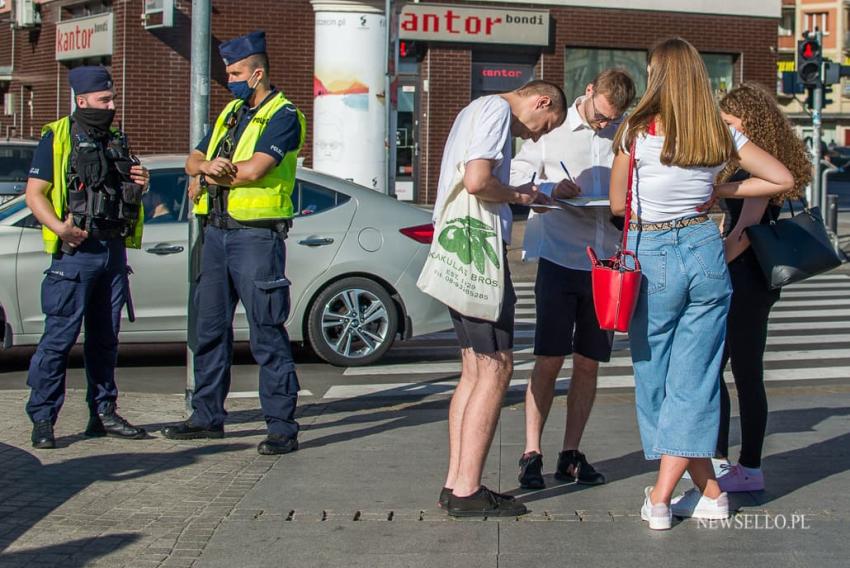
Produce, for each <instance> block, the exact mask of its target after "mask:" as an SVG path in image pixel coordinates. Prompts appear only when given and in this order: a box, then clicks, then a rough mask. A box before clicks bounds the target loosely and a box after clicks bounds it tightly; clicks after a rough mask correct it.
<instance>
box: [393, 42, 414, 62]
mask: <svg viewBox="0 0 850 568" xmlns="http://www.w3.org/2000/svg"><path fill="white" fill-rule="evenodd" d="M418 55H419V46H418V45H417V44H416V42H415V41H408V40H404V39H401V40H398V58H399V60H400V61H405V60H415V59H416V57H417V56H418Z"/></svg>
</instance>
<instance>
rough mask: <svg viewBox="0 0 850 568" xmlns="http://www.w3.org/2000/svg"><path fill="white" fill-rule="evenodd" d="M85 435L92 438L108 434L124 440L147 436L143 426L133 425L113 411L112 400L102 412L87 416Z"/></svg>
mask: <svg viewBox="0 0 850 568" xmlns="http://www.w3.org/2000/svg"><path fill="white" fill-rule="evenodd" d="M85 435H86V436H90V437H93V438H100V437H103V436H110V437H112V438H123V439H125V440H141V439H142V438H146V437H147V433H146V432H145V429H144V428H139V427H138V426H133V425H132V424H130V423H129V422H127V421H126V420H125V419H124V418H122V417H121V416H120V415H119V414H118V413H117V412H115V403H114V402H110V403H109V404H107V405H106V407H105V408H104V409H103V412H98V413H97V414H94V415H92V416H91V417H90V418H89V424H88V426H86V431H85Z"/></svg>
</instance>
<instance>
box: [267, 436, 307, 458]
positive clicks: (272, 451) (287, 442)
mask: <svg viewBox="0 0 850 568" xmlns="http://www.w3.org/2000/svg"><path fill="white" fill-rule="evenodd" d="M297 449H298V438H285V437H283V436H282V435H280V434H269V435H268V436H267V437H266V439H265V440H263V441H262V442H260V443H259V445H257V452H258V453H260V454H261V455H264V456H274V455H278V454H288V453H291V452H294V451H295V450H297Z"/></svg>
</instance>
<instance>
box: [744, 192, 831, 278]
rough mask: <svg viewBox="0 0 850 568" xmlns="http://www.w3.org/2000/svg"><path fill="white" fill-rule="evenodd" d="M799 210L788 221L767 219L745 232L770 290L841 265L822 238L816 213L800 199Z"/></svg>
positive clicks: (819, 216) (823, 234) (819, 217)
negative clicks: (766, 221) (765, 221)
mask: <svg viewBox="0 0 850 568" xmlns="http://www.w3.org/2000/svg"><path fill="white" fill-rule="evenodd" d="M800 201H802V203H803V210H802V212H800V213H798V214H796V215H795V214H794V207H793V205H792V202H791V201H790V200H789V202H788V204H789V205H790V206H791V217H789V218H785V219H779V218H778V217H777V218H775V219H771V221H770V223H769V224H767V225H751V226H749V227H747V228H746V231H747V237H749V239H750V246H752V247H753V252H754V253H755V255H756V259H758V262H759V265H760V266H761V269H762V272H763V273H764V277H765V279H766V280H767V282H768V285H769V286H770V288H771V289H772V290H775V289H777V288H781V287H782V286H787V285H788V284H793V283H794V282H799V281H801V280H805V279H806V278H811V277H812V276H815V275H816V274H820V273H822V272H826V271H827V270H831V269H833V268H835V267H836V266H838V265H840V264H841V258H840V257H839V256H838V254H837V253H836V251H835V249H834V248H833V246H832V243H831V242H830V240H829V236H828V235H827V234H826V227H825V226H824V223H823V218H822V217H821V214H820V211H819V210H818V208H817V207H812V208H809V206H808V203H806V200H805V199H801V200H800Z"/></svg>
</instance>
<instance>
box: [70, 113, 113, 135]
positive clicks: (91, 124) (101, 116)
mask: <svg viewBox="0 0 850 568" xmlns="http://www.w3.org/2000/svg"><path fill="white" fill-rule="evenodd" d="M113 118H115V110H114V109H106V108H78V109H77V110H75V111H74V120H76V121H77V123H79V125H80V126H82V127H83V128H84V129H85V130H86V131H88V132H90V133H91V134H96V135H97V134H101V135H103V134H107V133H108V132H109V127H110V126H111V125H112V119H113Z"/></svg>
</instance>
